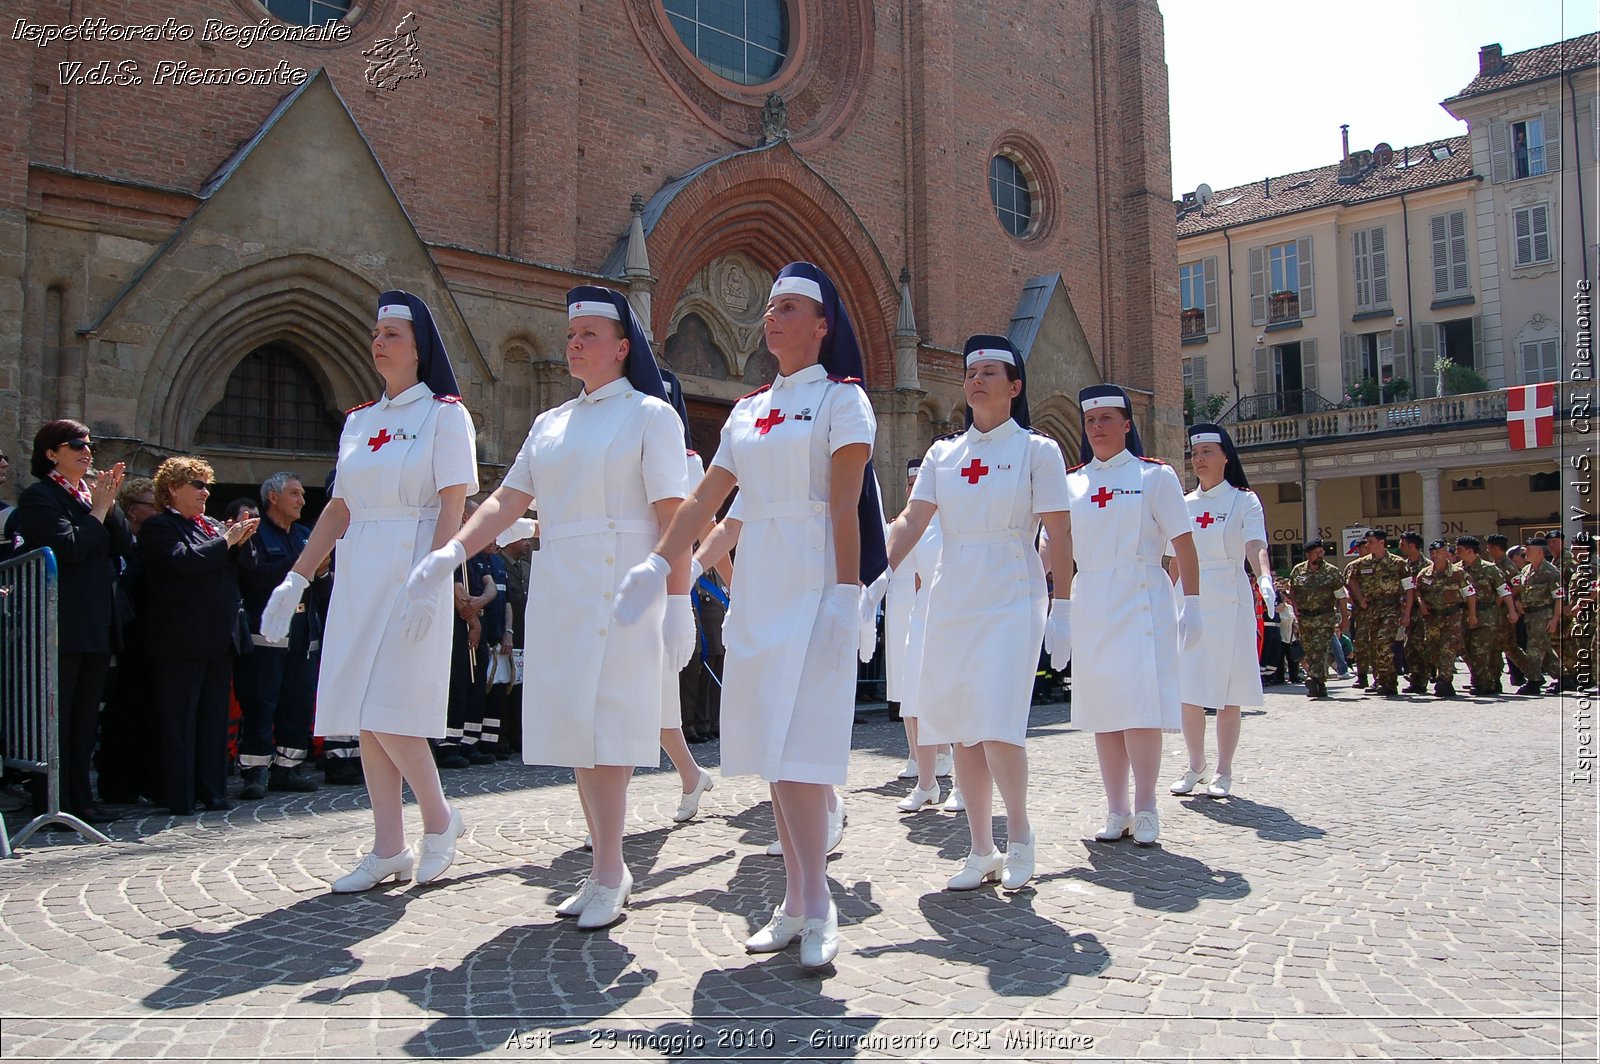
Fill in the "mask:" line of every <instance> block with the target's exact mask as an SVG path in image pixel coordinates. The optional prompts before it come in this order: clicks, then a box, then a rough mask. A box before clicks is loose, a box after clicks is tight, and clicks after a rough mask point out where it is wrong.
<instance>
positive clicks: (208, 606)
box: [139, 456, 261, 816]
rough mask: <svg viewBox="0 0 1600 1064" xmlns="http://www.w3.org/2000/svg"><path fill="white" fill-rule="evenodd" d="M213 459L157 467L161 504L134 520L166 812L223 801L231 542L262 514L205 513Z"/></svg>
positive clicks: (235, 606)
mask: <svg viewBox="0 0 1600 1064" xmlns="http://www.w3.org/2000/svg"><path fill="white" fill-rule="evenodd" d="M213 479H214V478H213V476H212V473H211V466H210V465H208V464H207V463H206V462H205V460H204V459H201V458H194V457H189V456H180V457H177V458H168V459H167V460H166V461H165V462H162V463H161V465H160V467H159V468H157V469H156V475H155V489H156V506H158V507H159V508H160V512H159V513H157V514H156V515H155V516H154V517H151V518H149V519H147V520H146V521H145V522H144V524H142V525H140V526H139V562H140V565H141V566H142V567H143V569H144V574H145V587H146V590H147V598H146V605H145V615H144V617H143V618H142V619H141V620H142V622H143V624H142V627H143V631H145V632H146V633H147V634H148V636H149V638H148V639H147V641H146V643H145V646H144V654H145V658H146V659H147V660H148V661H149V663H150V666H151V670H150V671H151V675H152V676H153V678H154V681H155V702H156V732H157V748H158V750H159V751H160V753H159V756H158V763H159V765H160V772H161V775H160V778H159V779H158V781H157V783H156V787H157V793H158V794H160V795H162V796H164V797H163V800H164V801H165V803H166V806H167V808H168V809H170V810H172V814H173V815H174V816H188V815H190V814H191V813H193V812H194V811H195V806H196V804H198V805H201V806H203V807H205V808H206V809H210V810H223V809H227V808H228V795H227V771H228V691H229V688H230V685H231V684H232V681H233V655H234V653H235V652H236V651H238V650H239V649H241V647H240V646H239V645H238V642H237V640H238V634H239V631H240V628H239V570H238V566H237V564H236V560H235V556H234V554H233V549H234V548H235V547H237V546H239V545H240V544H242V543H244V542H245V541H246V540H248V539H249V538H250V537H251V536H253V535H255V531H256V527H257V526H258V525H259V524H260V523H261V519H260V518H248V519H246V520H243V521H239V522H237V523H236V524H234V525H232V526H225V525H224V524H223V523H222V522H221V521H218V520H215V519H213V518H210V517H207V516H206V502H207V500H209V499H210V498H211V484H212V480H213Z"/></svg>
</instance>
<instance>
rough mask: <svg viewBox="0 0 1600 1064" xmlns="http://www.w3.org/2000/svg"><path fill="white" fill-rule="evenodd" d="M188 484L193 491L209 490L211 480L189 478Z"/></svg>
mask: <svg viewBox="0 0 1600 1064" xmlns="http://www.w3.org/2000/svg"><path fill="white" fill-rule="evenodd" d="M189 486H190V487H191V488H193V489H194V490H195V491H210V490H211V482H210V481H209V480H191V481H189Z"/></svg>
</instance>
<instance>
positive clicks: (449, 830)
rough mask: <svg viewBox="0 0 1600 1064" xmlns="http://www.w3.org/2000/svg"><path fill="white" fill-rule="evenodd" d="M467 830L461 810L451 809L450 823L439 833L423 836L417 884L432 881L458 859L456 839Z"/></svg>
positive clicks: (418, 862)
mask: <svg viewBox="0 0 1600 1064" xmlns="http://www.w3.org/2000/svg"><path fill="white" fill-rule="evenodd" d="M465 830H466V825H465V824H463V823H462V822H461V813H460V811H459V810H456V809H452V810H450V823H449V824H447V825H446V826H445V829H444V830H443V831H441V832H439V834H437V835H424V836H422V857H421V858H420V859H418V861H417V884H418V885H419V886H420V885H422V884H423V883H432V882H433V881H434V880H436V879H438V878H439V877H440V876H442V875H444V873H445V869H447V868H449V867H450V864H451V862H453V861H454V860H455V859H456V840H457V839H459V838H460V837H461V833H462V832H463V831H465Z"/></svg>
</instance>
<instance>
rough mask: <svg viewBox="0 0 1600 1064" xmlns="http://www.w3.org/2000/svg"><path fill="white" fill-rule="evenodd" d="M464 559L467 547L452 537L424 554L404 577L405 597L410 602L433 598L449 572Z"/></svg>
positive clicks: (447, 578) (448, 575)
mask: <svg viewBox="0 0 1600 1064" xmlns="http://www.w3.org/2000/svg"><path fill="white" fill-rule="evenodd" d="M466 560H467V547H466V544H464V543H462V542H461V541H460V540H459V539H452V540H451V541H450V542H449V543H446V544H445V545H444V546H442V547H440V548H439V549H438V550H436V551H432V552H430V553H429V554H427V555H424V556H423V559H422V560H421V561H420V562H418V563H417V564H416V566H415V567H414V568H413V569H412V570H411V575H410V576H408V577H406V598H408V599H410V600H411V601H412V602H416V601H418V600H419V599H428V598H433V597H434V596H435V595H436V594H437V593H438V590H439V586H440V585H441V584H446V583H449V581H450V574H451V573H453V572H455V571H456V570H457V569H458V568H460V567H461V563H462V562H464V561H466Z"/></svg>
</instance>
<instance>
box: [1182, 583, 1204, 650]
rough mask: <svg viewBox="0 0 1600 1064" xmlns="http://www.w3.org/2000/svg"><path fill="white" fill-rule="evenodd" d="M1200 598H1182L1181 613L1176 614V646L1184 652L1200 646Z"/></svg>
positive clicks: (1197, 596)
mask: <svg viewBox="0 0 1600 1064" xmlns="http://www.w3.org/2000/svg"><path fill="white" fill-rule="evenodd" d="M1201 630H1202V625H1201V622H1200V596H1199V595H1185V596H1183V612H1182V613H1180V614H1178V644H1179V646H1181V647H1182V648H1183V649H1184V650H1193V649H1194V648H1195V647H1197V646H1199V645H1200V632H1201Z"/></svg>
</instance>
